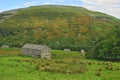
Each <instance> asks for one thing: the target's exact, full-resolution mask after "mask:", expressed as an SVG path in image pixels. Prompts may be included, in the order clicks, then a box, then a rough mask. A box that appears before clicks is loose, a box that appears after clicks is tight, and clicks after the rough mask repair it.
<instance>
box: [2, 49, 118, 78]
mask: <svg viewBox="0 0 120 80" xmlns="http://www.w3.org/2000/svg"><path fill="white" fill-rule="evenodd" d="M20 54H21V49H16V48H14V49H12V48H7V49H2V48H1V49H0V55H1V56H0V80H120V63H119V62H108V61H98V60H88V59H84V58H83V57H81V55H80V53H79V52H75V51H73V52H64V51H62V50H52V59H51V60H46V59H39V58H33V57H29V56H21V55H20Z"/></svg>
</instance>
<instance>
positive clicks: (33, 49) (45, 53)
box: [22, 44, 51, 59]
mask: <svg viewBox="0 0 120 80" xmlns="http://www.w3.org/2000/svg"><path fill="white" fill-rule="evenodd" d="M50 50H51V49H50V48H49V47H47V46H46V45H38V44H25V45H24V46H23V47H22V51H23V55H29V56H33V57H40V58H46V59H50V58H51V52H50Z"/></svg>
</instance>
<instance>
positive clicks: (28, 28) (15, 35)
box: [0, 5, 120, 50]
mask: <svg viewBox="0 0 120 80" xmlns="http://www.w3.org/2000/svg"><path fill="white" fill-rule="evenodd" d="M116 25H117V26H119V25H120V20H119V19H117V18H114V17H112V16H109V15H107V14H104V13H100V12H94V11H90V10H88V9H86V8H83V7H74V6H58V5H45V6H31V7H28V8H24V9H16V10H11V11H6V12H3V13H0V45H3V44H8V45H10V46H15V47H20V46H22V45H23V44H25V43H37V44H47V45H48V46H50V47H51V48H54V49H63V48H71V49H72V50H79V49H81V48H84V49H86V50H88V49H89V48H91V47H93V46H94V45H95V44H96V43H97V42H98V41H99V39H101V38H102V37H104V36H106V34H107V33H109V32H110V31H111V30H113V28H114V27H115V26H116Z"/></svg>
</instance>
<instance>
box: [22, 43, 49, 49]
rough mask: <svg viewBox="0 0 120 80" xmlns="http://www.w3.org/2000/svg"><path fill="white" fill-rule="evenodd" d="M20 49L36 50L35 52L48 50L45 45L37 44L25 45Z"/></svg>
mask: <svg viewBox="0 0 120 80" xmlns="http://www.w3.org/2000/svg"><path fill="white" fill-rule="evenodd" d="M22 48H26V49H36V50H43V49H50V48H49V47H47V46H46V45H39V44H25V45H24V46H23V47H22Z"/></svg>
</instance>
